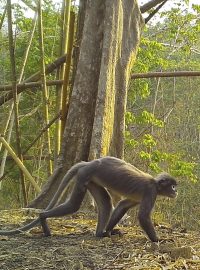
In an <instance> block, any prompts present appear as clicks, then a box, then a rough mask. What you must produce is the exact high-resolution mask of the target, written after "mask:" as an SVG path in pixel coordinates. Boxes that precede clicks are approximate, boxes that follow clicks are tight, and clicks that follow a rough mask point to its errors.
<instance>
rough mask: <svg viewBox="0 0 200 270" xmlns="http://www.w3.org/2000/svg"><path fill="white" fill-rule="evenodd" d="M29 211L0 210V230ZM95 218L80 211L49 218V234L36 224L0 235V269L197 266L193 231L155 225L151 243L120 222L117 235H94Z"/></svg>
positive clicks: (199, 254)
mask: <svg viewBox="0 0 200 270" xmlns="http://www.w3.org/2000/svg"><path fill="white" fill-rule="evenodd" d="M34 217H35V213H34V212H32V211H27V210H25V211H20V210H11V211H1V218H0V228H1V229H2V228H5V227H10V228H11V227H16V226H18V225H19V224H20V223H21V221H20V220H22V221H23V222H24V221H27V219H28V220H30V219H32V218H34ZM95 223H96V222H95V220H94V218H92V219H91V218H90V217H89V216H88V215H86V214H84V213H79V214H76V215H74V216H73V217H72V218H68V217H67V218H65V219H52V220H49V224H50V227H51V229H52V237H49V238H44V237H43V236H42V233H41V230H40V228H39V229H38V228H35V229H33V230H32V231H31V232H28V233H25V234H23V235H17V236H11V237H5V236H0V269H1V270H8V269H9V270H12V269H13V270H18V269H26V270H31V269H40V270H44V269H56V270H62V269H67V270H72V269H73V270H75V269H76V270H79V269H85V270H86V269H87V270H89V269H90V270H92V269H95V270H100V269H101V270H106V269H121V270H126V269H130V270H131V269H132V270H133V269H134V270H137V269H143V270H144V269H146V270H147V269H148V270H149V269H153V270H159V269H162V270H169V269H200V241H199V233H197V232H187V231H186V230H183V229H182V228H175V229H174V228H171V227H170V226H167V225H159V226H156V230H157V231H158V233H159V235H160V237H162V238H163V239H167V240H165V241H163V242H161V243H160V244H159V245H155V244H153V245H152V244H151V243H150V242H149V241H148V240H147V239H146V237H145V236H144V234H143V232H142V231H141V229H140V228H139V227H136V226H130V224H129V225H127V226H122V228H121V229H122V230H123V232H124V235H123V237H119V236H114V237H112V238H104V239H97V238H95V237H94V234H93V232H94V230H95Z"/></svg>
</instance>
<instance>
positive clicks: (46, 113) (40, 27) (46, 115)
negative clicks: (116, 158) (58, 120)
mask: <svg viewBox="0 0 200 270" xmlns="http://www.w3.org/2000/svg"><path fill="white" fill-rule="evenodd" d="M38 31H39V45H40V54H41V81H42V84H41V87H42V89H43V107H44V120H45V124H46V125H48V124H49V107H48V100H49V95H48V89H47V84H46V74H45V61H44V40H43V35H44V34H43V23H42V0H39V1H38ZM46 140H47V150H48V153H49V156H50V155H51V141H50V134H49V129H47V132H46ZM48 173H49V174H52V161H51V160H48Z"/></svg>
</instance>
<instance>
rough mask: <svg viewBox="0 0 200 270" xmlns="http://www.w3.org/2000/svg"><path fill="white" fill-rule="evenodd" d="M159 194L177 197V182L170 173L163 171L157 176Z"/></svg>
mask: <svg viewBox="0 0 200 270" xmlns="http://www.w3.org/2000/svg"><path fill="white" fill-rule="evenodd" d="M155 180H156V183H157V191H158V195H162V196H166V197H169V198H176V196H177V195H178V192H177V189H176V187H177V182H176V180H175V179H174V178H173V177H172V176H171V175H169V174H168V173H161V174H159V175H158V176H157V177H156V178H155Z"/></svg>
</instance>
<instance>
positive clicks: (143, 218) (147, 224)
mask: <svg viewBox="0 0 200 270" xmlns="http://www.w3.org/2000/svg"><path fill="white" fill-rule="evenodd" d="M155 199H156V196H155V194H154V196H150V195H146V196H145V197H144V198H143V200H142V201H141V204H140V209H139V213H138V219H139V222H140V226H141V227H142V229H143V230H144V231H145V232H146V234H147V236H148V237H149V239H150V240H151V241H152V242H158V241H159V239H158V237H157V235H156V232H155V229H154V226H153V224H152V221H151V210H152V209H153V206H154V203H155Z"/></svg>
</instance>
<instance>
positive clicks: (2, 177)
mask: <svg viewBox="0 0 200 270" xmlns="http://www.w3.org/2000/svg"><path fill="white" fill-rule="evenodd" d="M59 117H60V113H59V114H57V115H56V116H55V117H54V118H53V119H52V120H51V121H50V122H49V124H48V125H47V126H45V127H44V128H43V129H42V130H41V131H40V133H39V134H38V136H37V137H36V138H35V139H34V140H33V141H32V142H31V143H30V145H29V146H28V147H27V148H26V149H25V150H24V151H23V155H25V154H26V153H27V152H28V150H29V149H30V148H31V147H32V146H33V145H34V144H35V143H36V142H37V141H38V139H40V138H41V136H42V135H43V133H44V132H45V131H46V130H47V129H48V128H49V127H50V126H52V125H53V124H54V123H55V121H56V120H57V119H58V118H59ZM2 137H3V136H2ZM0 143H1V141H0ZM49 158H50V159H51V157H49ZM13 167H14V166H13ZM13 167H12V166H11V167H10V168H9V169H10V170H11V169H12V168H13ZM8 173H9V171H7V172H5V173H4V175H2V176H1V177H0V181H2V180H3V179H4V178H5V176H6V175H7V174H8Z"/></svg>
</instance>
